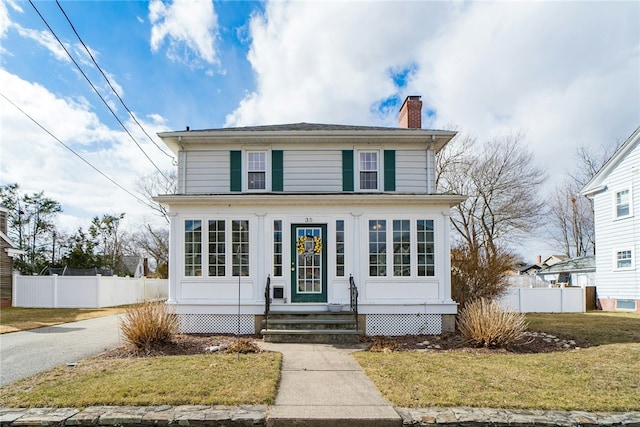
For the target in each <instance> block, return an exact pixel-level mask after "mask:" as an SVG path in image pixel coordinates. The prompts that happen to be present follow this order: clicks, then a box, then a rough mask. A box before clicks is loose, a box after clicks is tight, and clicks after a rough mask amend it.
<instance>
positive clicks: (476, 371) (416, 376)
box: [355, 313, 640, 412]
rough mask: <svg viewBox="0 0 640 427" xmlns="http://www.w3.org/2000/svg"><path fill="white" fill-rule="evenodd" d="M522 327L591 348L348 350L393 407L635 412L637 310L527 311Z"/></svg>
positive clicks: (639, 356) (638, 391) (639, 395)
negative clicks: (570, 338) (532, 350)
mask: <svg viewBox="0 0 640 427" xmlns="http://www.w3.org/2000/svg"><path fill="white" fill-rule="evenodd" d="M527 319H528V320H529V321H530V327H529V329H530V330H541V331H545V332H552V333H554V332H555V333H558V334H560V333H561V334H562V335H563V336H573V337H574V338H582V339H586V340H588V341H590V342H591V343H593V344H597V346H595V347H591V348H586V349H579V350H572V351H565V352H556V353H540V354H513V353H495V352H493V353H489V352H483V351H479V352H443V353H436V352H429V353H417V352H396V353H362V352H361V353H356V354H355V357H356V359H357V360H358V362H359V363H360V364H361V366H362V367H363V369H364V370H365V372H366V373H367V375H368V376H369V377H370V378H371V380H372V381H373V383H374V384H375V385H376V386H377V387H378V389H379V390H380V391H381V392H382V394H383V395H384V396H385V397H386V398H387V399H388V400H389V401H390V402H391V403H392V404H393V405H395V406H406V407H426V406H473V407H495V408H527V409H548V410H550V409H557V410H583V411H623V412H624V411H639V410H640V315H637V314H620V313H586V314H535V315H527Z"/></svg>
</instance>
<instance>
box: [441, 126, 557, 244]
mask: <svg viewBox="0 0 640 427" xmlns="http://www.w3.org/2000/svg"><path fill="white" fill-rule="evenodd" d="M522 141H523V138H522V136H521V135H520V134H510V135H507V136H504V137H502V138H497V139H494V140H491V141H488V142H487V143H485V144H483V145H482V147H481V149H480V150H475V151H474V152H472V151H471V150H469V149H465V150H463V151H462V152H460V150H459V149H457V148H456V147H453V148H452V150H454V151H449V152H445V153H443V154H441V155H442V156H451V153H452V152H453V153H454V157H455V159H454V161H451V160H450V159H449V160H443V159H440V161H439V164H440V165H444V166H445V167H446V168H445V169H442V170H440V171H439V173H438V184H439V185H440V191H443V192H453V193H457V194H464V195H466V196H468V199H467V200H466V201H465V202H464V203H461V204H459V205H458V206H456V207H455V208H454V214H453V215H452V217H451V224H452V225H453V228H454V230H455V231H456V232H457V233H456V235H457V237H458V238H459V240H461V241H462V242H463V243H464V244H465V245H466V246H468V247H469V248H471V249H476V250H482V251H485V252H486V253H487V256H495V255H496V254H497V253H498V252H499V251H498V247H500V246H505V247H506V246H508V245H509V244H511V243H514V242H517V241H520V240H521V238H522V237H523V236H525V235H526V234H527V233H530V232H531V231H533V230H535V229H536V228H537V227H538V225H539V224H540V220H541V219H542V218H543V217H544V201H543V200H542V198H541V197H540V196H539V194H538V193H539V189H540V186H541V184H542V183H543V182H544V181H545V179H546V176H545V173H544V171H543V170H542V169H540V168H538V167H537V166H536V165H535V163H534V161H533V154H532V153H531V152H530V151H528V150H527V148H526V147H525V146H524V144H523V142H522ZM474 142H475V140H474V139H473V138H469V137H463V140H462V141H461V142H459V143H460V144H462V146H463V147H470V146H473V143H474ZM456 150H457V151H456Z"/></svg>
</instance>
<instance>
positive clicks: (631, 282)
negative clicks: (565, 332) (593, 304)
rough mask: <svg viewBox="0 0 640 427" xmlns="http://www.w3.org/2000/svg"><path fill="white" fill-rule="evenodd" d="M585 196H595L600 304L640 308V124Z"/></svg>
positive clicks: (609, 308)
mask: <svg viewBox="0 0 640 427" xmlns="http://www.w3.org/2000/svg"><path fill="white" fill-rule="evenodd" d="M582 194H583V195H586V196H588V197H590V198H591V199H593V207H594V213H595V216H594V223H595V236H596V290H597V293H598V299H599V301H600V305H601V306H602V309H603V310H631V311H638V312H640V127H639V128H638V129H636V131H635V132H634V133H633V134H632V135H631V136H630V137H629V138H628V139H627V140H626V141H625V143H624V144H623V145H622V146H621V147H620V148H619V149H618V151H616V153H615V154H614V155H613V156H612V157H611V159H610V160H609V161H608V162H607V163H605V165H604V166H603V167H602V168H601V169H600V170H599V171H598V173H597V174H596V175H595V176H594V177H593V178H592V179H591V180H590V181H589V182H588V183H587V185H586V186H585V187H584V189H583V190H582Z"/></svg>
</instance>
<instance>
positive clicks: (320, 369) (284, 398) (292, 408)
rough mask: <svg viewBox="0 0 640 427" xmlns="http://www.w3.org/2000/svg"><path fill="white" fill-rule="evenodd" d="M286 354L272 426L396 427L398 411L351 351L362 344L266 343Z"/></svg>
mask: <svg viewBox="0 0 640 427" xmlns="http://www.w3.org/2000/svg"><path fill="white" fill-rule="evenodd" d="M261 346H262V347H263V348H265V349H266V350H271V351H277V352H280V353H282V373H281V380H280V388H279V391H278V395H277V396H276V402H275V405H273V406H272V407H271V408H270V409H269V417H268V425H269V426H273V427H278V426H285V425H286V426H292V425H305V426H329V425H331V426H336V427H340V426H356V427H357V426H372V427H386V426H393V427H397V426H399V425H401V424H402V419H401V418H400V416H399V415H398V413H397V412H396V411H395V410H394V409H393V407H391V405H389V402H387V401H386V400H385V399H384V398H383V397H382V395H381V394H380V392H379V391H378V390H377V389H376V387H375V386H374V385H373V383H372V382H371V380H370V379H369V378H368V377H367V376H366V375H365V374H364V372H363V371H362V369H361V368H360V365H359V364H358V363H357V362H356V361H355V359H354V358H353V357H352V356H351V353H352V352H353V351H356V350H360V349H362V347H357V346H347V347H338V346H334V345H327V344H274V343H263V344H261Z"/></svg>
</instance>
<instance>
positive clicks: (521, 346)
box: [98, 332, 591, 359]
mask: <svg viewBox="0 0 640 427" xmlns="http://www.w3.org/2000/svg"><path fill="white" fill-rule="evenodd" d="M362 341H364V342H366V343H368V344H369V351H373V352H391V351H434V352H442V351H461V352H475V353H551V352H556V351H566V350H573V349H576V348H587V347H591V344H590V343H588V342H587V341H585V340H580V339H576V338H574V337H571V336H560V335H558V334H546V333H544V332H527V334H526V336H525V337H523V339H522V340H520V341H519V342H517V343H515V344H514V345H511V346H509V347H507V348H485V347H480V348H478V347H473V346H471V345H470V344H468V343H467V342H466V341H465V339H464V337H462V336H461V335H460V334H443V335H406V336H398V337H387V336H371V337H363V338H362ZM260 342H262V338H261V337H260V336H259V335H251V336H241V337H239V338H238V337H236V336H235V335H219V334H217V335H214V334H211V335H210V334H177V335H175V336H174V338H173V340H172V341H171V342H168V343H165V344H162V345H159V346H156V347H155V348H154V349H153V350H152V351H149V352H146V351H139V350H136V349H135V348H134V347H133V346H130V345H123V346H120V347H117V348H114V349H111V350H108V351H106V352H104V353H102V354H101V355H100V356H98V357H99V358H104V359H113V358H126V357H156V356H180V355H193V354H206V353H215V352H224V351H228V349H229V348H230V347H231V348H233V347H234V344H236V345H238V344H240V346H241V347H243V348H248V351H247V352H256V351H259V349H258V347H257V344H259V343H260ZM249 346H250V347H249Z"/></svg>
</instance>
